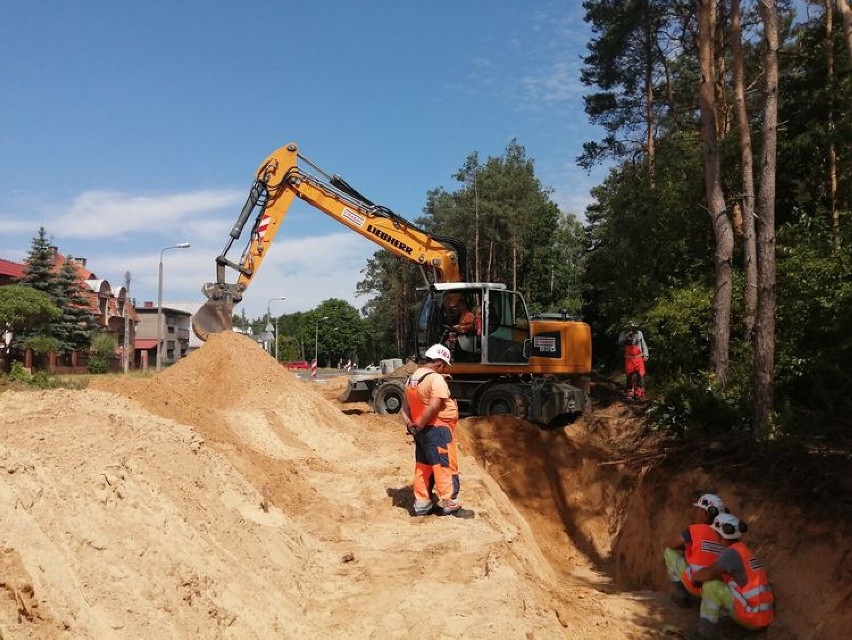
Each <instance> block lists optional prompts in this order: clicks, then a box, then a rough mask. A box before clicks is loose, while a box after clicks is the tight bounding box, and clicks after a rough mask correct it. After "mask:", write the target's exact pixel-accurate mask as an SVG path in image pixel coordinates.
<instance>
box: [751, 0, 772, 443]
mask: <svg viewBox="0 0 852 640" xmlns="http://www.w3.org/2000/svg"><path fill="white" fill-rule="evenodd" d="M758 5H759V11H760V17H761V20H762V22H763V44H764V48H763V55H762V58H763V69H764V74H765V75H764V82H765V84H764V91H763V125H762V138H763V146H762V149H761V154H760V190H759V192H758V196H757V274H758V280H757V282H758V295H757V330H756V333H755V350H754V380H753V384H752V396H753V398H754V430H755V436H756V437H757V439H758V440H765V439H766V438H767V437H768V436H769V428H770V425H771V420H772V407H773V399H774V391H775V307H776V296H777V292H776V289H775V171H776V162H777V158H776V155H777V136H778V11H777V9H776V7H775V0H759V2H758Z"/></svg>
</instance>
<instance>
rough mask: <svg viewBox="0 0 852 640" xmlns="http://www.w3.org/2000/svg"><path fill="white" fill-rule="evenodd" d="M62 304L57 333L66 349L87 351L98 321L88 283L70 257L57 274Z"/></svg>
mask: <svg viewBox="0 0 852 640" xmlns="http://www.w3.org/2000/svg"><path fill="white" fill-rule="evenodd" d="M56 283H57V289H58V295H59V300H58V306H59V307H60V308H61V309H62V315H61V316H60V318H59V319H58V320H57V322H55V323H54V325H53V334H54V335H55V336H56V337H57V339H58V340H59V341H60V344H61V345H62V348H63V349H65V350H68V351H83V350H85V349H87V348H88V347H89V344H90V343H91V336H92V332H93V331H95V329H96V328H97V321H96V319H95V316H94V315H93V314H92V311H91V310H90V308H89V299H88V296H87V293H88V292H89V288H88V286H87V285H86V284H85V283H84V282H83V280H82V275H81V273H80V270H79V266H78V265H77V263H76V261H75V260H74V258H73V257H71V256H68V257H67V258H66V260H65V262H64V264H63V265H62V268H61V269H60V270H59V273H58V274H57V276H56Z"/></svg>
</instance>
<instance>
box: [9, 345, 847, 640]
mask: <svg viewBox="0 0 852 640" xmlns="http://www.w3.org/2000/svg"><path fill="white" fill-rule="evenodd" d="M343 385H345V379H344V378H341V379H340V380H339V381H338V382H336V383H334V382H333V383H330V384H328V385H318V384H312V383H311V382H309V381H303V380H300V379H298V378H297V377H296V376H295V375H293V374H291V373H289V372H287V371H286V370H284V369H283V368H282V367H281V366H280V365H278V364H277V363H275V361H274V360H273V359H272V358H270V357H269V356H268V355H267V354H266V353H264V352H263V351H262V350H261V349H260V348H259V347H258V346H257V345H256V344H255V343H253V342H252V341H250V340H248V339H246V338H245V337H243V336H240V335H237V334H219V335H215V336H212V338H211V340H210V341H209V342H208V343H207V344H205V346H204V347H203V348H202V349H200V350H199V351H197V352H195V353H193V354H192V355H191V356H190V357H189V358H186V359H184V360H182V361H181V362H180V363H178V364H177V365H175V366H173V367H171V368H169V369H168V370H166V371H163V372H162V373H160V374H158V375H156V376H153V377H150V378H147V379H138V378H132V377H122V376H118V377H112V378H103V379H99V381H98V384H97V387H98V388H97V389H90V390H86V391H67V390H54V391H38V392H11V391H7V392H5V393H2V394H0V443H2V444H0V508H2V514H3V520H2V525H0V596H3V597H0V638H25V639H29V638H75V639H76V638H98V639H100V638H133V639H136V638H188V637H202V638H264V639H265V638H270V637H274V638H382V639H384V638H410V637H417V638H456V637H466V638H536V639H545V638H579V639H586V638H588V639H607V638H611V639H622V638H634V639H639V638H659V637H666V636H670V635H672V634H674V635H677V634H678V633H679V631H678V629H689V628H694V626H695V624H696V617H697V613H696V611H695V610H690V611H684V610H679V609H676V608H675V607H674V606H673V605H671V603H670V602H669V600H668V596H667V594H666V593H665V592H664V591H662V590H663V589H664V588H665V585H664V579H665V578H664V576H662V575H661V574H662V562H661V560H660V559H659V553H660V551H659V550H660V546H661V544H662V540H663V539H664V537H665V536H668V535H670V534H671V532H672V530H675V529H676V528H677V526H678V523H679V522H681V520H682V518H683V517H684V515H685V514H683V513H681V511H680V509H679V507H678V505H680V504H681V503H683V504H685V505H687V507H686V510H688V501H687V495H686V494H687V493H688V491H689V490H690V489H691V488H692V485H696V484H703V483H709V482H710V481H711V480H712V478H710V477H708V476H706V475H703V474H698V473H697V472H696V474H695V475H694V477H693V476H690V477H688V478H680V477H676V478H674V479H672V477H671V476H668V475H667V474H666V472H665V470H664V469H657V470H656V471H653V470H649V467H648V460H647V459H646V458H645V457H642V456H640V458H639V462H638V463H630V464H624V462H623V460H621V459H622V458H624V456H625V455H628V454H627V453H625V452H624V451H622V447H621V445H625V446H626V445H627V444H628V443H629V442H630V441H631V439H632V438H633V437H634V435H635V434H636V433H637V428H636V425H635V422H636V420H635V417H633V416H631V415H630V413H629V409H627V408H621V409H619V408H618V406H612V407H607V408H598V410H597V411H596V412H595V416H596V417H595V418H594V421H589V422H586V421H579V422H578V423H576V424H574V425H572V426H571V427H570V428H568V429H557V430H541V429H539V428H537V427H534V426H533V425H530V424H528V423H525V422H523V421H519V420H515V419H512V418H499V419H491V420H483V419H467V420H464V421H462V423H461V427H460V433H459V435H460V449H461V453H462V458H461V475H462V499H463V500H464V501H465V503H466V504H467V506H470V507H472V508H474V509H475V510H476V512H477V517H476V519H475V520H465V521H460V520H456V519H454V518H425V519H416V518H412V517H411V516H410V515H409V510H410V507H411V502H412V494H411V471H412V449H411V444H410V443H409V441H408V438H407V437H406V436H405V434H404V431H403V430H402V428H401V425H400V424H399V421H398V418H397V417H395V416H377V415H375V414H374V413H373V412H372V411H371V410H370V409H369V407H367V405H360V404H356V405H342V406H341V405H338V404H335V403H334V400H333V399H334V398H335V397H336V396H337V394H338V393H339V391H340V388H341V387H342V386H343ZM631 423H632V424H633V426H631ZM613 442H615V443H616V444H618V443H621V444H620V445H619V446H616V447H614V448H613V447H612V444H613ZM606 443H609V445H610V447H609V449H607V447H606V446H605V444H606ZM613 453H615V455H614V456H613ZM634 458H635V457H634ZM637 465H638V466H637ZM719 486H720V487H721V488H722V489H723V490H724V491H726V492H728V493H730V495H731V496H732V499H733V500H734V501H735V502H734V504H735V506H736V507H737V508H738V509H739V508H742V509H743V511H744V512H747V513H751V514H759V515H760V517H759V518H756V519H755V521H754V525H755V540H756V542H758V543H759V544H761V545H762V546H761V549H762V550H763V551H764V555H765V556H766V558H767V560H768V561H769V562H771V571H773V572H774V573H772V574H771V575H772V576H773V578H774V579H775V580H777V581H778V582H779V585H778V593H779V597H780V598H781V602H782V609H781V613H780V616H779V624H778V625H777V626H776V627H774V628H773V629H772V630H771V631H770V635H769V636H768V637H770V638H789V637H814V638H816V637H820V636H819V634H820V633H821V632H822V631H825V632H829V631H831V632H835V631H836V630H839V629H845V628H847V627H848V625H846V626H844V624H845V623H844V618H843V617H842V616H843V614H842V613H840V612H836V611H834V609H836V608H837V607H838V606H843V603H845V602H846V601H847V600H848V597H849V588H850V587H849V584H848V580H845V577H844V576H847V575H848V567H849V558H848V555H849V554H848V553H846V552H845V549H846V548H848V544H845V541H846V540H848V537H846V536H845V534H843V533H842V530H841V529H837V530H833V529H832V528H830V527H828V528H826V525H825V524H824V523H822V522H814V521H809V520H808V519H806V518H801V519H800V520H801V521H802V522H801V526H800V527H799V528H798V529H793V528H792V527H790V526H789V525H790V523H791V519H790V517H788V512H787V511H786V510H784V509H781V508H780V507H779V506H777V505H775V504H774V503H773V502H772V501H771V500H769V499H768V498H769V497H770V496H769V495H767V496H761V495H759V494H756V493H754V491H750V492H748V493H746V489H748V487H745V486H743V487H738V488H737V487H733V486H728V485H719ZM800 513H801V512H800ZM779 520H783V523H782V522H779ZM793 522H799V520H796V519H794V520H793ZM785 527H786V528H785ZM779 532H780V533H779ZM844 554H845V555H844ZM799 558H802V559H804V560H802V561H799ZM614 560H616V561H618V567H619V568H621V569H622V570H625V571H626V574H627V575H623V576H621V578H623V580H622V586H623V585H632V586H631V587H630V588H634V589H638V588H648V587H650V588H654V589H656V590H655V591H619V589H618V588H617V586H616V585H615V584H614V582H613V581H612V580H610V579H608V576H613V575H616V573H617V572H618V569H617V568H616V567H615V562H614ZM844 572H845V573H844ZM819 585H825V586H827V588H828V590H829V591H830V592H831V593H832V596H831V598H821V599H820V602H816V601H815V598H816V597H818V596H819V594H820V590H819V588H818V586H819ZM808 598H811V599H810V600H808ZM799 603H802V605H801V606H800V604H799ZM847 617H848V616H847ZM808 629H813V630H814V631H813V633H814V634H816V635H813V634H811V635H808V633H809V632H808V631H807V630H808ZM790 630H793V631H790ZM791 633H792V635H790V634H791ZM834 635H835V636H836V635H837V633H834Z"/></svg>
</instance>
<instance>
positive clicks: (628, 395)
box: [625, 389, 633, 400]
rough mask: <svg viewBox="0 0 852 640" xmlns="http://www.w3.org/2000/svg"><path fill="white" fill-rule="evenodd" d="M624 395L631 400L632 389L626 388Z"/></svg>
mask: <svg viewBox="0 0 852 640" xmlns="http://www.w3.org/2000/svg"><path fill="white" fill-rule="evenodd" d="M625 395H626V396H627V399H628V400H633V389H628V390H627V393H626V394H625Z"/></svg>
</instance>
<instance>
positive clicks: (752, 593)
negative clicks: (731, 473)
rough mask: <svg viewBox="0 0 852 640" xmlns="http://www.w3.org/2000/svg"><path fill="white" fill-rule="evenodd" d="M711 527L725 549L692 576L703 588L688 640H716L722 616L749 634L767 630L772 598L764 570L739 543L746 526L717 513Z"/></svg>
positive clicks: (734, 518) (771, 618)
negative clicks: (695, 625)
mask: <svg viewBox="0 0 852 640" xmlns="http://www.w3.org/2000/svg"><path fill="white" fill-rule="evenodd" d="M712 526H713V528H714V529H715V530H716V532H717V533H718V534H719V535H720V536H721V538H722V543H723V545H724V546H725V549H724V551H722V553H721V554H720V555H719V559H718V560H716V562H714V563H713V564H712V565H710V566H709V567H705V568H704V569H701V570H699V571H696V572H695V573H694V574H693V576H692V579H693V581H694V582H695V583H702V587H701V613H700V616H701V617H700V618H699V621H698V632H697V634H694V635H692V636H691V637H692V638H693V639H695V638H697V639H700V640H710V639H712V638H718V637H719V618H720V617H721V616H723V615H728V616H730V617H731V618H733V619H734V621H735V622H736V623H737V624H739V625H740V626H743V627H745V628H746V629H750V630H757V629H763V628H764V627H767V626H769V625H770V624H771V623H772V620H773V619H774V617H775V597H774V595H773V594H772V587H771V586H770V585H769V577H768V576H767V574H766V569H764V568H763V565H762V564H761V563H760V560H758V558H757V557H756V556H755V555H754V553H752V551H751V550H750V549H749V548H748V547H747V546H746V545H745V543H744V542H742V537H743V534H744V533H745V532H746V531H748V525H747V524H746V523H745V522H741V521H740V519H739V518H737V517H736V516H733V515H731V514H730V513H720V514H719V515H718V516H716V519H715V520H713V525H712Z"/></svg>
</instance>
